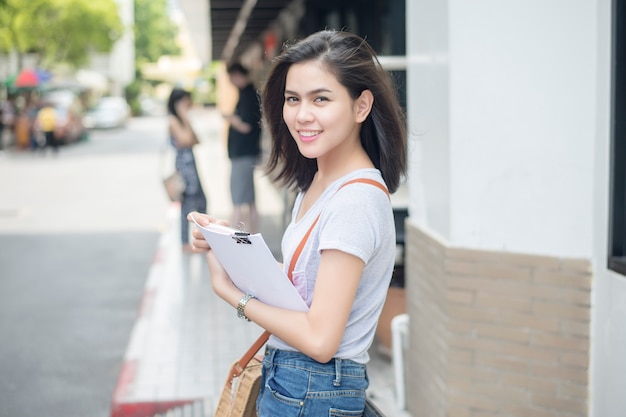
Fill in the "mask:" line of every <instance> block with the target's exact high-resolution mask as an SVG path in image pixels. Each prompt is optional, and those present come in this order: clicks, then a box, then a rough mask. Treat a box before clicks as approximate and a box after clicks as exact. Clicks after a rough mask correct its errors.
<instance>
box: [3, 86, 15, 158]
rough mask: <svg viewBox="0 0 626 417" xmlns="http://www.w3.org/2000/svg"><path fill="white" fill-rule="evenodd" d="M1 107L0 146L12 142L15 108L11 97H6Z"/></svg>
mask: <svg viewBox="0 0 626 417" xmlns="http://www.w3.org/2000/svg"><path fill="white" fill-rule="evenodd" d="M0 107H1V108H2V116H1V120H2V129H0V147H2V148H3V149H4V146H5V145H10V144H12V142H13V140H14V134H15V119H16V114H15V113H16V110H15V103H14V99H13V97H8V98H7V99H6V100H4V101H3V102H2V104H1V105H0Z"/></svg>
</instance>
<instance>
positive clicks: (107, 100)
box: [83, 97, 130, 129]
mask: <svg viewBox="0 0 626 417" xmlns="http://www.w3.org/2000/svg"><path fill="white" fill-rule="evenodd" d="M129 118H130V106H129V105H128V103H127V102H126V100H125V99H124V98H123V97H102V98H101V99H100V100H99V101H98V103H97V104H96V105H95V107H94V108H93V109H91V110H90V111H88V112H87V114H86V115H85V117H84V118H83V124H84V125H85V127H86V128H88V129H94V128H101V129H107V128H114V127H121V126H124V125H125V124H126V122H127V121H128V119H129Z"/></svg>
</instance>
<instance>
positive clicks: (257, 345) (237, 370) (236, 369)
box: [228, 178, 389, 383]
mask: <svg viewBox="0 0 626 417" xmlns="http://www.w3.org/2000/svg"><path fill="white" fill-rule="evenodd" d="M357 182H360V183H365V184H370V185H373V186H375V187H378V188H380V189H381V190H382V191H383V192H384V193H385V194H387V197H389V191H388V190H387V187H385V186H384V185H383V184H381V183H380V182H378V181H376V180H372V179H369V178H355V179H353V180H350V181H346V182H345V183H344V184H342V185H341V187H339V190H341V189H342V188H343V187H345V186H346V185H350V184H354V183H357ZM339 190H337V191H339ZM319 219H320V214H318V215H317V217H316V218H315V220H313V223H312V224H311V227H309V230H307V232H306V233H305V234H304V236H303V237H302V240H301V241H300V244H298V247H297V248H296V251H295V252H294V253H293V256H292V258H291V262H290V263H289V269H288V271H287V277H289V281H291V282H292V283H293V269H294V268H295V266H296V262H297V261H298V258H300V254H301V253H302V249H304V245H306V242H307V240H309V236H310V235H311V232H312V231H313V228H314V227H315V225H316V224H317V221H318V220H319ZM269 338H270V332H268V331H267V330H266V331H264V332H263V334H261V336H259V338H258V339H257V340H256V341H255V342H254V343H253V344H252V346H250V348H249V349H248V350H247V351H246V353H244V354H243V356H242V357H241V359H239V360H238V361H237V362H235V363H234V364H233V366H232V368H231V370H230V378H229V381H228V382H229V383H231V382H232V380H233V378H236V377H238V376H239V375H241V373H242V372H243V370H244V368H245V367H246V365H248V363H249V362H250V361H251V360H252V358H253V357H254V355H256V353H257V352H258V351H259V349H261V347H262V346H263V345H264V344H265V343H266V342H267V340H268V339H269Z"/></svg>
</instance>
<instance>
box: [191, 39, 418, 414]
mask: <svg viewBox="0 0 626 417" xmlns="http://www.w3.org/2000/svg"><path fill="white" fill-rule="evenodd" d="M262 108H263V114H264V117H265V119H266V122H267V126H268V127H269V129H270V133H271V135H272V144H273V147H272V150H271V155H270V159H269V163H268V168H269V170H270V171H277V179H278V180H279V181H282V182H284V183H285V184H286V185H289V186H295V187H297V190H298V191H299V193H298V195H297V197H296V201H295V205H294V208H293V216H292V221H291V223H290V224H289V226H288V228H287V230H286V231H285V234H284V236H283V241H282V251H283V258H284V262H285V263H284V266H285V270H286V271H289V270H293V272H292V274H291V275H292V278H293V283H294V285H295V286H296V288H297V289H298V291H299V293H300V295H301V296H302V298H303V299H304V301H305V302H306V304H307V305H308V306H309V310H308V311H307V312H296V311H289V310H284V309H280V308H276V307H272V306H269V305H267V304H264V303H263V302H261V301H259V300H257V299H255V298H254V297H252V296H251V295H249V294H243V293H242V292H241V291H240V290H239V289H238V288H237V287H236V286H235V285H234V284H233V283H232V281H231V280H230V278H229V277H228V275H227V274H226V273H225V272H224V270H223V269H222V268H221V266H220V264H219V262H218V261H217V259H216V258H215V256H214V254H213V253H212V252H211V251H210V248H209V246H208V244H207V242H206V241H205V240H204V239H203V238H202V235H201V234H200V233H199V232H198V231H194V240H193V244H194V246H195V248H196V250H198V251H207V260H208V263H209V268H210V272H211V280H212V285H213V288H214V290H215V292H216V293H217V294H218V295H219V296H220V297H221V298H223V299H224V300H226V301H227V302H228V303H229V304H231V305H232V306H233V307H238V309H239V312H240V315H241V316H243V317H244V318H248V319H250V320H252V321H254V322H255V323H257V324H259V325H260V326H261V327H263V328H265V329H266V330H268V331H269V332H270V333H271V334H272V336H271V337H270V339H269V341H268V343H267V348H266V350H265V357H264V360H263V377H262V384H261V392H260V395H259V397H258V400H257V411H258V414H259V416H261V417H270V416H272V417H273V416H282V417H288V416H301V417H302V416H321V415H341V416H347V415H350V416H360V415H362V414H363V412H364V409H365V402H366V397H365V390H366V388H367V386H368V379H367V375H366V369H365V364H366V363H367V362H368V360H369V356H368V348H369V347H370V345H371V344H372V341H373V338H374V332H375V328H376V324H377V321H378V317H379V315H380V312H381V309H382V306H383V303H384V300H385V296H386V294H387V289H388V286H389V281H390V279H391V274H392V271H393V266H394V259H395V228H394V219H393V212H392V207H391V203H390V201H389V196H388V194H387V192H386V191H387V189H388V190H389V191H390V192H394V191H395V190H396V189H397V187H398V185H399V183H400V180H401V177H402V175H403V174H404V173H405V168H406V162H405V161H406V131H405V123H404V118H403V116H402V115H403V111H402V109H401V108H400V106H399V104H398V101H397V98H396V93H395V89H394V87H393V84H392V82H391V80H390V78H389V75H388V74H387V73H386V72H385V71H384V70H383V69H382V67H381V66H380V64H379V62H378V60H377V59H376V56H375V53H374V51H373V50H372V49H371V47H370V46H369V45H368V44H367V43H366V42H365V41H364V40H363V39H361V38H359V37H358V36H355V35H352V34H350V33H347V32H336V31H322V32H318V33H315V34H313V35H311V36H309V37H308V38H306V39H304V40H302V41H301V42H299V43H296V44H294V45H293V46H291V47H288V48H287V49H286V50H285V51H284V52H283V53H282V54H281V55H280V56H279V57H278V58H277V59H276V61H275V62H274V64H273V67H272V69H271V71H270V73H269V75H268V79H267V81H266V83H265V87H264V90H263V94H262ZM353 180H357V182H354V181H353ZM361 181H364V182H361ZM385 186H386V188H385ZM194 217H196V219H199V220H200V222H202V223H204V224H207V223H208V222H217V221H218V220H217V219H214V218H212V217H209V216H199V215H198V214H197V213H194ZM309 230H311V233H310V235H309V236H308V238H307V239H306V243H305V245H304V247H303V248H302V250H301V252H300V251H297V250H296V249H297V247H298V245H299V244H300V242H302V240H303V237H304V236H305V235H306V234H307V232H308V231H309ZM296 252H299V257H298V258H297V260H296V261H295V264H294V265H291V263H292V261H293V260H294V259H293V258H294V254H295V253H296ZM259 279H263V277H262V271H259Z"/></svg>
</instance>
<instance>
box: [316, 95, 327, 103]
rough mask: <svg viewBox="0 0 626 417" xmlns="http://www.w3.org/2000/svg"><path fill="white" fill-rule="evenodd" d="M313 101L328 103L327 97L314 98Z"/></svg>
mask: <svg viewBox="0 0 626 417" xmlns="http://www.w3.org/2000/svg"><path fill="white" fill-rule="evenodd" d="M315 101H317V102H322V101H328V97H323V96H321V97H316V98H315Z"/></svg>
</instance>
